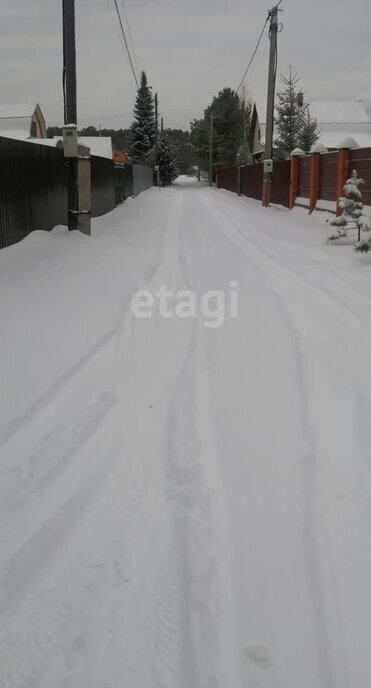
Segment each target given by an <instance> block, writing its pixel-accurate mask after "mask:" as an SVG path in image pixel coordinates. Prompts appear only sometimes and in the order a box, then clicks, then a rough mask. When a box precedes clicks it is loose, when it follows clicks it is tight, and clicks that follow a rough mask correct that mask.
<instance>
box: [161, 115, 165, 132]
mask: <svg viewBox="0 0 371 688" xmlns="http://www.w3.org/2000/svg"><path fill="white" fill-rule="evenodd" d="M163 133H164V118H163V117H161V134H163Z"/></svg>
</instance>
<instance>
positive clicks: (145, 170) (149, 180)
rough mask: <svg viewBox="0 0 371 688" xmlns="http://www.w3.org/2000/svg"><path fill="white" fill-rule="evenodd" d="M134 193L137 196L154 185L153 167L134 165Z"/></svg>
mask: <svg viewBox="0 0 371 688" xmlns="http://www.w3.org/2000/svg"><path fill="white" fill-rule="evenodd" d="M132 169H133V195H134V196H137V195H138V194H140V193H142V191H146V190H147V189H149V188H150V187H151V186H153V168H152V167H149V166H148V165H133V167H132Z"/></svg>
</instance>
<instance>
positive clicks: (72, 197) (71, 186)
mask: <svg viewBox="0 0 371 688" xmlns="http://www.w3.org/2000/svg"><path fill="white" fill-rule="evenodd" d="M63 92H64V123H65V125H71V124H75V125H77V84H76V34H75V0H63ZM78 209H79V198H78V157H76V158H74V157H71V158H69V159H68V228H69V230H70V231H71V230H73V229H78Z"/></svg>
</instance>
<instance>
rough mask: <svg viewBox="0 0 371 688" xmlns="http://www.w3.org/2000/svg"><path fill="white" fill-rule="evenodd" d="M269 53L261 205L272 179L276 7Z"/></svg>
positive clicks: (267, 197) (276, 30) (271, 12)
mask: <svg viewBox="0 0 371 688" xmlns="http://www.w3.org/2000/svg"><path fill="white" fill-rule="evenodd" d="M269 16H270V20H271V23H270V53H269V74H268V96H267V119H266V123H267V124H266V134H265V160H266V161H268V162H266V163H265V164H264V182H263V205H265V206H268V205H269V200H270V185H271V181H272V164H271V163H270V162H269V161H271V160H272V157H273V128H274V98H275V90H276V69H277V33H278V7H277V6H276V7H273V8H272V9H271V10H270V12H269Z"/></svg>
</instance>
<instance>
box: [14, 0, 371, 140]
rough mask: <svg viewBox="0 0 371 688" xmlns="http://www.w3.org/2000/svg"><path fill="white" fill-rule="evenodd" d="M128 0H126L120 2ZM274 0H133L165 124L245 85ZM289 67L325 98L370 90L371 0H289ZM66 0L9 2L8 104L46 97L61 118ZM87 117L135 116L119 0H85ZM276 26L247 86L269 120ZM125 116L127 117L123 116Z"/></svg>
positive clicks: (137, 34) (283, 49) (81, 4)
mask: <svg viewBox="0 0 371 688" xmlns="http://www.w3.org/2000/svg"><path fill="white" fill-rule="evenodd" d="M120 1H121V0H119V2H120ZM269 4H270V3H269V0H267V2H265V0H229V2H228V0H224V1H223V0H125V5H126V10H127V14H128V17H129V22H130V26H131V33H132V37H133V41H134V46H135V52H136V57H137V61H138V64H139V67H140V69H145V70H146V71H147V74H148V79H149V82H150V84H151V85H152V86H153V89H154V91H155V90H157V91H158V94H159V102H160V110H161V113H162V114H163V115H164V119H165V126H173V127H175V126H183V127H188V125H189V121H190V120H192V119H193V118H195V117H199V116H200V115H201V114H202V112H203V109H204V108H205V107H206V106H207V105H208V104H209V102H210V100H211V98H212V96H213V95H214V94H216V93H217V92H218V91H219V90H220V89H221V88H223V87H224V86H230V87H232V88H236V87H237V85H238V83H239V81H240V79H241V77H242V74H243V72H244V70H245V67H246V65H247V62H248V60H249V58H250V55H251V53H252V51H253V49H254V47H255V44H256V41H257V38H258V35H259V33H260V31H261V28H262V26H263V23H264V20H265V17H266V14H267V7H269ZM281 8H282V9H284V12H282V13H281V14H280V20H281V21H282V23H283V31H282V33H280V35H279V48H278V49H279V72H281V73H282V72H284V73H286V72H287V71H288V67H289V64H290V63H292V65H293V67H294V68H295V69H296V71H297V72H299V74H300V75H301V77H302V84H303V88H304V90H305V91H306V93H307V95H308V97H309V98H310V99H312V100H314V99H336V98H350V99H357V98H360V97H362V96H363V95H365V94H370V93H371V42H370V24H371V3H370V0H352V2H349V0H336V1H335V0H283V3H282V5H281ZM61 12H62V0H1V8H0V83H1V95H0V103H21V102H27V103H31V102H39V104H40V106H41V109H42V110H43V112H44V114H45V117H46V120H47V124H54V123H61V122H62V118H63V104H62V81H61V72H62V21H61ZM76 12H77V51H78V55H77V59H78V111H79V123H80V124H82V125H85V124H86V123H88V122H92V123H94V124H96V125H98V124H99V123H101V124H102V126H103V127H111V126H113V127H120V126H123V127H124V126H127V125H128V124H129V123H130V121H131V111H132V107H133V103H134V98H135V85H134V80H133V76H132V74H131V71H130V68H129V64H128V60H127V57H126V56H125V54H124V50H123V47H122V44H121V42H120V34H119V29H118V22H117V17H115V13H114V2H113V0H76ZM267 68H268V36H267V35H266V36H265V37H264V39H263V41H262V43H261V46H260V49H259V52H258V54H257V57H256V59H255V61H254V64H253V67H252V68H251V71H250V73H249V75H248V77H247V79H246V86H247V88H248V90H249V91H250V93H251V95H252V96H253V97H255V98H256V100H257V102H258V104H259V105H260V110H261V112H260V118H261V120H263V121H264V119H265V112H264V108H265V89H266V79H267ZM117 115H119V116H118V117H117Z"/></svg>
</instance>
